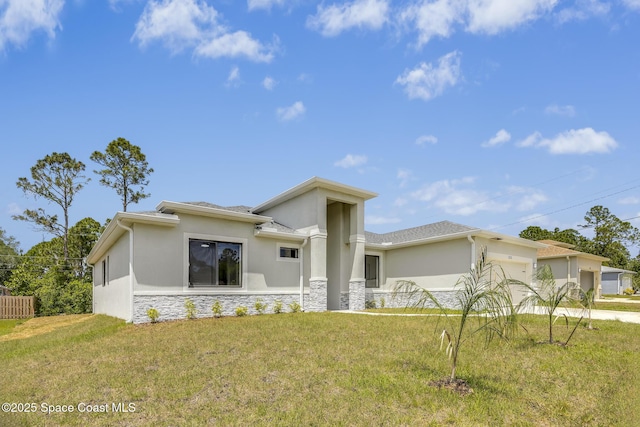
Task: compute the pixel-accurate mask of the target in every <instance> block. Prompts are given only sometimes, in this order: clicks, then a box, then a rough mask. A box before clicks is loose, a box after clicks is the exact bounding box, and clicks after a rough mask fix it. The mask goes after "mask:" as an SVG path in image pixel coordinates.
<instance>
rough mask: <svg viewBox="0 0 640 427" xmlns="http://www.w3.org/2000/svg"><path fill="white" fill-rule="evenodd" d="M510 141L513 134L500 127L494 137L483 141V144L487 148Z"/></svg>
mask: <svg viewBox="0 0 640 427" xmlns="http://www.w3.org/2000/svg"><path fill="white" fill-rule="evenodd" d="M509 141H511V134H510V133H509V132H507V131H506V130H504V129H500V130H499V131H498V133H496V135H495V136H494V137H493V138H491V139H490V140H489V141H486V142H483V143H482V144H481V145H482V146H483V147H485V148H491V147H497V146H499V145H502V144H504V143H505V142H509Z"/></svg>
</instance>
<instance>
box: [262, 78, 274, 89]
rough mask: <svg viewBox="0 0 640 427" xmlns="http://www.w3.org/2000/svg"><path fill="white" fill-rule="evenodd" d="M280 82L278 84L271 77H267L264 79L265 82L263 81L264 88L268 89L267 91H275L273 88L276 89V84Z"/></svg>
mask: <svg viewBox="0 0 640 427" xmlns="http://www.w3.org/2000/svg"><path fill="white" fill-rule="evenodd" d="M277 83H278V82H276V81H275V80H274V79H272V78H271V77H269V76H267V77H265V78H264V80H262V86H263V87H264V88H265V89H266V90H273V88H275V87H276V84H277Z"/></svg>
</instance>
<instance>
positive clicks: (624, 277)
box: [601, 267, 636, 295]
mask: <svg viewBox="0 0 640 427" xmlns="http://www.w3.org/2000/svg"><path fill="white" fill-rule="evenodd" d="M634 274H636V272H635V271H630V270H623V269H621V268H613V267H602V279H601V283H602V295H612V294H616V295H622V293H623V292H624V290H625V289H627V288H633V275H634Z"/></svg>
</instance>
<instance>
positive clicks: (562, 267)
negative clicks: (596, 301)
mask: <svg viewBox="0 0 640 427" xmlns="http://www.w3.org/2000/svg"><path fill="white" fill-rule="evenodd" d="M538 243H543V244H545V245H546V247H544V248H541V249H539V250H538V266H539V267H542V266H543V265H549V266H550V267H551V271H552V272H553V277H555V279H556V284H557V285H558V286H563V285H564V284H566V283H575V284H576V285H577V286H579V287H580V289H582V290H583V291H585V292H587V291H588V290H590V289H594V291H595V297H596V298H600V297H601V295H602V286H601V269H602V263H603V262H605V261H609V258H605V257H601V256H598V255H592V254H587V253H584V252H579V251H576V250H573V248H574V247H575V245H571V244H569V243H563V242H557V241H555V240H538Z"/></svg>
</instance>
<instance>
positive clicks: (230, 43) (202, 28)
mask: <svg viewBox="0 0 640 427" xmlns="http://www.w3.org/2000/svg"><path fill="white" fill-rule="evenodd" d="M219 18H220V16H219V14H218V12H217V11H216V10H215V9H214V8H213V7H211V6H209V5H208V4H207V3H206V2H205V1H203V0H151V1H149V2H148V3H147V5H146V6H145V8H144V10H143V12H142V15H141V16H140V19H139V20H138V23H137V24H136V30H135V32H134V34H133V36H132V37H131V40H132V41H137V42H138V44H139V46H140V47H145V46H147V45H149V44H150V43H153V42H156V41H157V42H160V43H161V44H162V45H164V46H165V47H166V48H167V49H169V50H170V51H171V52H172V53H178V52H181V51H183V50H184V49H187V48H189V49H190V48H193V49H194V51H193V52H194V55H196V56H202V57H207V58H219V57H231V58H236V57H246V58H247V59H249V60H251V61H255V62H270V61H271V60H272V59H273V51H274V49H275V47H274V46H267V45H264V44H262V43H261V42H259V41H257V40H255V39H253V38H252V37H251V34H249V33H247V32H246V31H236V32H230V31H229V30H228V29H227V28H226V27H225V26H224V25H222V24H220V23H219V22H218V19H219ZM276 44H277V40H276Z"/></svg>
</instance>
